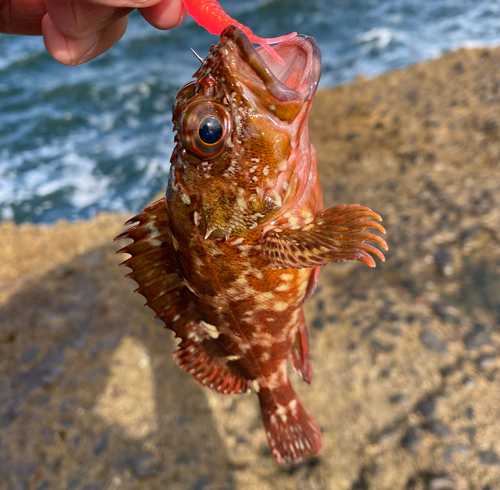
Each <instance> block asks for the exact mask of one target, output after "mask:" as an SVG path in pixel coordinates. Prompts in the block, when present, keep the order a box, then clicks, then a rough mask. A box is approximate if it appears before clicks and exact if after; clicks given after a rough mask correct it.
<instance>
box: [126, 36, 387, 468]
mask: <svg viewBox="0 0 500 490" xmlns="http://www.w3.org/2000/svg"><path fill="white" fill-rule="evenodd" d="M276 52H277V53H278V54H279V56H280V57H281V58H282V59H283V60H284V61H285V62H286V66H285V67H283V66H282V65H281V64H280V63H278V62H277V61H275V59H273V57H272V56H271V54H269V53H268V52H267V51H266V50H264V49H263V48H259V49H258V50H257V49H255V48H254V46H253V45H252V44H251V42H250V41H249V39H248V38H247V36H246V34H245V33H244V32H243V31H242V30H241V29H239V28H238V27H235V26H230V27H228V28H226V29H225V30H224V31H223V32H222V34H221V39H220V42H219V44H218V45H213V46H212V47H211V48H210V52H209V54H208V56H207V57H206V58H205V60H204V61H203V63H202V65H201V67H200V68H199V70H198V71H197V72H196V73H195V75H194V78H195V81H193V82H190V83H188V84H187V85H185V86H184V87H183V88H182V89H181V90H180V91H179V93H178V94H177V97H176V99H175V104H174V111H173V123H174V130H175V131H176V135H175V142H176V146H175V149H174V151H173V154H172V159H171V163H172V167H171V173H170V179H169V182H168V186H167V192H166V196H165V198H163V199H160V200H159V201H156V202H155V203H153V204H151V205H150V206H148V207H147V208H145V209H144V210H143V212H142V213H140V214H138V215H137V216H135V217H134V218H132V219H131V220H129V222H128V223H130V224H134V225H133V226H132V227H131V228H129V229H128V230H126V231H125V232H124V233H122V234H121V235H120V236H119V237H117V238H130V239H132V243H130V244H129V245H126V246H125V247H124V248H123V249H121V252H126V253H129V254H130V255H131V257H130V258H129V259H127V260H126V261H125V262H124V264H125V265H127V266H128V267H130V268H131V269H132V272H131V273H130V274H128V275H129V277H131V278H133V279H134V280H135V281H136V282H137V283H138V284H139V288H138V290H137V291H138V292H139V293H141V294H142V295H144V296H145V298H146V300H147V305H148V306H149V307H151V308H152V309H153V310H154V311H155V313H156V315H157V318H160V319H162V320H163V321H164V322H165V324H166V327H167V328H170V329H171V330H173V331H174V333H175V335H176V336H177V337H179V338H180V343H179V346H178V348H177V350H176V351H175V352H174V354H173V358H174V361H175V362H176V364H177V365H178V366H179V367H181V368H182V369H184V370H185V371H187V372H188V373H190V374H191V375H192V376H193V377H194V379H195V380H196V381H198V382H200V383H202V384H203V385H205V386H207V387H210V388H212V389H214V390H216V391H218V392H220V393H243V392H246V391H255V392H256V393H257V395H258V397H259V401H260V405H261V410H262V420H263V423H264V427H265V432H266V436H267V439H268V442H269V444H270V447H271V452H272V455H273V457H274V458H275V459H276V460H277V461H278V462H280V463H293V462H298V461H301V460H303V459H305V458H309V457H312V456H314V455H316V454H318V452H319V451H320V449H321V445H322V438H321V433H320V430H319V428H318V426H317V424H316V423H315V421H314V419H313V418H312V416H311V415H310V414H309V413H308V412H307V410H306V409H305V407H304V406H303V404H302V402H301V401H300V400H299V399H298V397H297V395H296V394H295V392H294V390H293V388H292V387H291V385H290V382H289V379H288V372H287V363H288V361H289V360H290V361H291V364H292V366H293V368H294V370H295V371H296V372H297V373H298V374H299V376H300V377H301V378H302V379H303V380H304V381H306V382H308V383H310V382H311V381H312V376H313V373H312V367H311V363H310V359H309V341H308V333H307V325H306V322H305V318H304V313H303V306H302V305H303V302H304V300H305V299H307V298H308V297H310V296H311V295H312V293H313V292H314V289H315V286H316V282H317V280H318V274H319V270H320V267H321V266H322V265H325V264H328V263H330V262H338V261H344V260H361V261H363V262H365V263H366V264H367V265H370V266H374V265H375V261H374V259H373V257H372V255H371V254H373V255H375V256H378V257H379V258H380V259H382V260H384V256H383V254H382V252H381V251H380V250H379V249H378V248H376V247H374V246H373V245H372V244H370V243H367V242H369V241H372V242H375V243H376V244H379V245H380V246H382V247H383V248H387V245H386V243H385V241H384V240H383V239H382V238H381V237H380V236H379V235H376V234H374V233H372V232H368V231H366V229H369V228H372V229H376V230H378V231H380V232H384V231H385V230H384V229H383V227H382V226H381V225H380V224H379V223H378V221H379V220H381V218H380V216H379V215H378V214H376V213H374V212H373V211H371V210H370V209H369V208H366V207H364V206H360V205H357V204H351V205H338V206H334V207H333V208H330V209H327V210H326V211H324V208H323V198H322V191H321V187H320V185H319V179H318V172H317V167H316V153H315V150H314V147H313V146H312V145H311V143H310V141H309V133H308V126H307V119H308V115H309V111H310V107H311V103H312V99H313V96H314V93H315V91H316V88H317V85H318V82H319V77H320V72H321V60H320V54H319V49H318V47H317V46H316V43H315V42H314V39H313V38H310V37H305V36H295V37H293V38H292V39H289V40H286V41H285V42H282V43H280V44H278V45H277V46H276Z"/></svg>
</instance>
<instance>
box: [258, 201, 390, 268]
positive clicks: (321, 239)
mask: <svg viewBox="0 0 500 490" xmlns="http://www.w3.org/2000/svg"><path fill="white" fill-rule="evenodd" d="M366 218H372V219H376V220H379V221H381V220H382V218H381V217H380V216H379V215H378V214H377V213H374V212H373V211H372V210H371V209H369V208H367V207H365V206H360V205H359V204H349V205H347V204H340V205H338V206H334V207H332V208H329V209H327V210H326V211H324V212H323V213H321V214H319V215H318V216H316V218H315V219H314V221H312V223H309V224H308V225H305V226H303V227H302V228H299V229H297V230H287V229H285V230H283V231H280V232H273V231H271V232H270V233H269V234H268V235H267V236H266V237H265V239H264V253H265V254H266V255H268V257H269V258H270V259H271V262H272V263H273V264H274V265H276V266H277V267H279V268H285V269H287V268H295V269H301V268H305V267H315V266H321V265H325V264H329V263H330V262H343V261H345V260H360V261H362V262H364V263H365V264H366V265H369V266H370V267H375V261H374V260H373V257H372V256H371V255H370V253H372V254H374V255H376V256H377V257H378V258H379V259H380V260H385V257H384V254H383V253H382V252H381V251H380V250H379V249H378V248H376V247H374V246H373V245H371V244H369V243H366V242H367V241H373V242H375V243H378V244H379V245H381V246H382V247H383V248H384V249H385V250H387V248H388V247H387V243H386V242H385V240H384V239H383V238H381V237H380V236H378V235H375V234H374V233H370V232H367V231H365V229H366V228H374V229H376V230H378V231H380V232H382V233H385V229H384V227H383V226H382V225H381V224H379V223H377V222H376V221H373V220H366Z"/></svg>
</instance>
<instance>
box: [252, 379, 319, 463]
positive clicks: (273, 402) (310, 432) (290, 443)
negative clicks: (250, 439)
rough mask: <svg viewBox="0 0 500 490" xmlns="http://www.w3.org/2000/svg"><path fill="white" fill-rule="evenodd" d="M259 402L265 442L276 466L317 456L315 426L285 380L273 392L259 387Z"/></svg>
mask: <svg viewBox="0 0 500 490" xmlns="http://www.w3.org/2000/svg"><path fill="white" fill-rule="evenodd" d="M259 400H260V408H261V410H262V421H263V422H264V428H265V430H266V436H267V440H268V442H269V445H270V446H271V452H272V455H273V457H274V459H276V461H278V463H282V464H283V463H298V462H300V461H302V460H304V459H307V458H311V457H312V456H315V455H316V454H318V453H319V451H320V450H321V446H322V438H321V432H320V430H319V427H318V426H317V425H316V422H315V421H314V419H313V418H312V417H311V415H309V413H308V412H307V410H306V409H305V408H304V405H302V402H301V401H300V400H299V398H298V397H297V395H296V393H295V392H294V391H293V388H292V386H291V385H290V383H289V382H288V380H287V381H286V384H284V385H282V386H279V387H278V388H275V389H273V390H270V389H269V388H264V387H261V388H260V390H259Z"/></svg>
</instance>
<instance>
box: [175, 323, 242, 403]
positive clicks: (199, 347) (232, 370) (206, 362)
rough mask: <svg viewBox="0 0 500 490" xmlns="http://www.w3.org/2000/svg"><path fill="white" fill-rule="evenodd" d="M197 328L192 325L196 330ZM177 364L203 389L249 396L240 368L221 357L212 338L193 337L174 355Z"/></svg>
mask: <svg viewBox="0 0 500 490" xmlns="http://www.w3.org/2000/svg"><path fill="white" fill-rule="evenodd" d="M195 328H196V327H195V326H191V327H190V330H191V331H194V329H195ZM172 358H173V360H174V362H175V363H176V364H177V365H178V366H179V367H180V368H181V369H183V370H184V371H186V372H187V373H189V374H191V376H193V378H194V379H195V380H196V381H198V382H199V383H201V384H202V385H204V386H208V387H209V388H212V389H213V390H215V391H218V392H219V393H223V394H238V393H246V392H247V391H248V390H249V389H250V386H249V382H248V380H247V379H246V378H245V377H244V376H243V374H242V373H240V372H238V369H237V366H236V365H235V366H230V365H229V364H228V360H227V357H223V356H221V353H220V351H219V349H218V347H217V346H216V345H215V341H214V340H212V339H202V338H193V339H189V340H188V341H183V342H181V344H180V345H179V347H178V349H177V350H176V351H175V352H174V353H173V354H172Z"/></svg>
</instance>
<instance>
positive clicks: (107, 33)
mask: <svg viewBox="0 0 500 490" xmlns="http://www.w3.org/2000/svg"><path fill="white" fill-rule="evenodd" d="M127 20H128V18H127V17H123V18H121V19H119V20H118V21H116V22H115V23H114V24H112V25H110V26H108V27H105V28H104V29H101V30H100V31H98V32H94V33H93V34H90V35H89V36H87V37H85V38H83V39H74V38H71V37H68V36H65V35H64V34H63V33H62V32H61V31H60V30H59V29H58V28H57V27H56V26H55V25H54V23H53V22H52V20H51V19H50V16H49V15H48V14H46V15H45V17H44V18H43V20H42V33H43V41H44V43H45V47H46V48H47V51H48V52H49V53H50V54H51V55H52V56H53V57H54V58H55V59H56V60H57V61H59V62H60V63H62V64H63V65H79V64H81V63H85V62H86V61H89V60H91V59H93V58H95V57H96V56H99V55H100V54H101V53H104V51H106V50H108V49H109V48H110V47H111V46H113V44H115V43H117V42H118V41H119V40H120V38H121V37H122V36H123V34H124V33H125V30H126V29H127Z"/></svg>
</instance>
